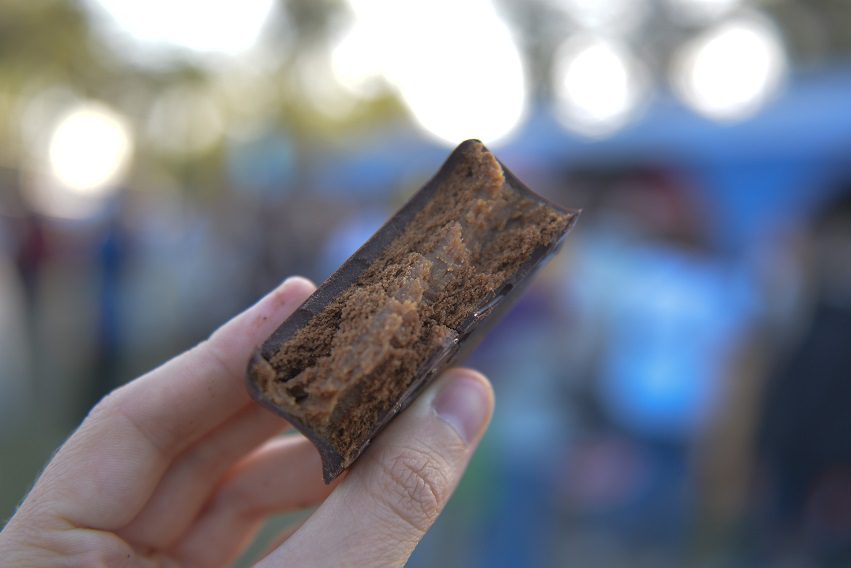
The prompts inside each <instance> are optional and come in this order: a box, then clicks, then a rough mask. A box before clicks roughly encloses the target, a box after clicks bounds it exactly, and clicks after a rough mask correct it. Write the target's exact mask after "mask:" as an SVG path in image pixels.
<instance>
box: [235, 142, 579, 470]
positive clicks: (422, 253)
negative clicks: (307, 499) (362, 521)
mask: <svg viewBox="0 0 851 568" xmlns="http://www.w3.org/2000/svg"><path fill="white" fill-rule="evenodd" d="M576 216H577V211H573V210H567V209H563V208H561V207H558V206H556V205H553V204H552V203H549V202H548V201H546V200H544V199H543V198H542V197H540V196H538V195H537V194H535V193H534V192H532V191H531V190H529V189H528V188H526V187H525V186H524V185H523V184H522V183H521V182H519V181H518V180H517V179H516V178H515V177H514V176H513V175H512V174H511V173H510V172H509V171H508V170H507V169H506V168H504V167H503V166H502V164H500V162H499V161H497V159H496V158H495V157H494V156H493V154H491V153H490V152H489V151H488V150H487V148H485V147H484V145H482V144H481V143H480V142H478V141H476V140H468V141H467V142H464V143H463V144H461V145H460V146H459V147H458V148H457V149H455V151H454V152H453V153H452V155H451V156H450V157H449V159H448V160H447V161H446V163H445V164H444V165H443V167H442V168H441V169H440V171H439V172H438V173H437V175H436V176H435V177H434V178H432V180H431V181H429V182H428V183H427V184H426V185H425V187H423V188H422V189H420V190H419V191H418V192H417V193H416V194H414V196H413V197H412V198H411V199H410V200H409V201H408V203H407V204H405V205H404V207H402V209H401V210H400V211H399V212H398V213H396V215H394V216H393V217H392V218H391V219H390V220H389V221H388V222H387V223H386V224H385V225H384V226H383V227H382V228H381V229H380V230H379V231H378V232H377V233H376V234H375V235H373V237H372V238H371V239H370V240H369V241H367V243H366V244H364V245H363V246H362V247H361V248H360V249H359V250H358V251H357V252H356V253H355V254H354V255H353V256H352V257H351V258H349V260H347V261H346V262H345V263H344V264H343V265H342V266H341V267H340V268H339V269H338V270H337V271H336V272H335V273H334V274H333V275H331V276H330V277H329V278H328V279H327V280H326V281H325V282H324V283H322V285H321V286H320V287H319V289H318V290H316V292H315V293H314V294H313V295H312V296H311V297H310V298H308V300H307V301H306V302H305V303H304V304H303V305H302V306H301V307H300V308H299V309H298V310H297V311H296V312H295V313H294V314H293V315H292V316H291V317H290V318H288V319H287V320H286V321H284V322H283V323H282V324H281V326H280V327H279V328H278V329H277V330H276V331H275V332H274V333H273V334H272V336H271V337H269V339H268V340H267V341H266V342H265V343H264V344H263V345H262V346H260V348H259V349H258V350H257V351H256V352H255V354H254V356H253V357H252V359H251V361H250V362H249V366H248V388H249V391H250V392H251V395H252V396H253V397H254V398H255V399H256V400H257V401H259V402H260V403H261V404H263V405H264V406H266V407H268V408H270V409H271V410H273V411H274V412H277V413H278V414H280V415H281V416H282V417H284V418H285V419H286V420H288V421H289V422H290V423H292V424H293V425H294V426H295V427H296V428H298V429H299V430H300V431H301V432H302V433H303V434H304V435H305V436H307V437H308V438H309V439H310V440H311V441H312V442H313V443H314V444H315V445H316V447H317V448H318V449H319V453H320V455H321V457H322V464H323V473H324V477H325V481H326V482H329V481H331V480H332V479H334V478H335V477H337V476H338V475H339V474H340V473H341V472H342V471H343V470H344V469H346V468H347V467H349V466H350V465H351V464H352V463H353V462H354V461H355V460H356V459H357V458H358V456H359V455H360V454H361V452H363V450H364V449H365V448H366V447H367V445H368V444H369V442H370V440H372V438H373V437H374V436H375V435H376V434H378V432H379V431H380V430H381V428H382V427H384V426H385V425H386V424H387V423H388V422H389V421H390V419H392V418H393V417H394V416H395V415H396V414H398V413H399V412H400V411H401V410H403V409H404V408H405V407H406V406H407V405H408V404H410V403H411V401H412V400H413V399H414V398H415V397H416V395H417V394H418V393H419V392H420V391H421V390H422V389H423V388H424V387H425V386H426V385H427V384H428V383H429V382H430V381H431V380H432V379H434V378H436V377H437V375H438V374H439V373H440V372H441V371H442V370H444V369H445V368H446V367H447V366H449V365H450V364H452V363H457V362H458V360H459V359H460V358H461V357H463V355H464V354H465V353H466V352H467V351H469V350H470V348H471V347H472V346H473V345H474V344H475V340H476V339H477V338H479V337H480V336H481V333H482V331H483V329H484V328H485V327H486V324H490V323H492V322H493V321H494V320H495V319H496V317H498V314H499V313H500V312H502V311H504V310H505V308H506V307H507V305H508V304H509V303H510V301H511V299H512V298H514V297H516V296H517V294H519V293H520V291H521V290H522V288H523V287H524V285H525V284H527V283H528V281H529V280H530V278H531V276H532V274H533V273H534V271H535V269H536V268H538V267H539V266H540V265H541V264H542V263H543V261H544V260H545V259H546V258H547V257H549V256H550V255H551V254H552V253H554V252H555V251H556V250H557V249H558V247H559V245H560V244H561V242H562V240H563V239H564V237H565V235H566V234H567V231H568V229H570V227H571V225H572V224H573V222H574V221H575V219H576Z"/></svg>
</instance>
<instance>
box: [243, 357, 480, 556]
mask: <svg viewBox="0 0 851 568" xmlns="http://www.w3.org/2000/svg"><path fill="white" fill-rule="evenodd" d="M493 405H494V402H493V391H492V389H491V386H490V383H489V382H488V381H487V379H486V378H485V377H484V376H482V375H481V374H479V373H477V372H475V371H472V370H468V369H452V370H450V371H449V372H447V373H446V375H445V376H444V377H443V378H442V379H441V380H440V381H439V382H438V383H437V384H435V385H433V386H432V387H431V388H430V389H429V390H427V391H426V392H425V393H423V395H422V396H420V397H419V399H418V400H417V401H416V402H415V403H414V404H413V405H412V406H411V408H409V409H408V410H406V411H405V412H404V413H402V414H401V415H400V416H399V417H398V418H397V419H396V420H394V421H393V422H392V423H391V424H390V425H389V426H388V427H387V430H386V431H385V432H383V433H382V434H381V435H379V436H378V438H376V440H375V442H374V443H373V444H372V445H371V446H370V447H369V449H368V450H367V451H366V452H365V453H364V455H363V456H362V457H361V458H360V460H359V461H358V462H357V463H356V465H355V466H354V467H353V468H352V470H351V471H350V472H349V474H348V476H347V477H346V478H345V480H344V481H343V482H342V483H341V484H340V485H339V486H338V487H337V488H336V489H335V490H334V492H333V493H332V494H331V495H330V496H329V497H328V499H326V500H325V502H324V503H323V504H322V505H321V506H320V507H319V508H318V509H317V510H316V511H315V512H314V513H313V515H312V516H311V517H310V518H309V519H308V520H307V522H306V523H305V524H304V525H303V526H302V527H301V528H300V529H299V530H298V531H296V533H295V534H293V536H291V537H290V538H289V539H288V540H287V541H286V542H285V543H284V544H283V545H281V546H280V547H278V548H277V549H276V550H275V551H273V552H272V553H271V554H270V555H269V556H267V557H266V558H265V559H264V560H263V561H262V562H261V564H260V566H376V567H384V566H387V567H391V566H394V567H395V566H403V565H404V564H405V562H406V561H407V560H408V557H409V556H410V555H411V552H413V550H414V547H416V545H417V544H418V543H419V541H420V539H422V537H423V535H424V534H425V533H426V531H427V530H428V529H429V528H430V527H431V525H432V524H434V521H435V520H436V519H437V516H438V515H439V514H440V512H441V511H442V510H443V507H444V505H446V502H447V501H448V499H449V496H450V495H451V494H452V491H453V490H454V489H455V486H456V485H457V484H458V481H459V479H460V478H461V475H462V474H463V473H464V470H465V469H466V467H467V463H468V462H469V460H470V456H471V455H472V452H473V449H474V448H475V446H476V444H477V443H478V441H479V439H480V438H481V436H482V434H483V433H484V430H485V427H486V425H487V423H488V422H489V420H490V417H491V414H492V412H493Z"/></svg>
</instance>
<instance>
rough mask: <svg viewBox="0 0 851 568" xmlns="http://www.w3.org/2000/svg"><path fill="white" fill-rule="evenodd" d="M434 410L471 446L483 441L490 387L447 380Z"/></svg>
mask: <svg viewBox="0 0 851 568" xmlns="http://www.w3.org/2000/svg"><path fill="white" fill-rule="evenodd" d="M432 406H433V407H434V410H435V411H436V412H437V415H438V416H440V417H441V418H442V419H443V420H445V421H446V422H447V423H449V425H450V426H452V428H453V429H454V430H455V431H456V432H457V433H458V435H459V436H461V439H462V440H464V441H465V442H467V443H468V444H469V443H470V442H473V441H474V440H475V439H476V438H478V437H479V434H480V433H481V431H482V428H483V427H484V425H485V422H486V421H487V419H488V414H489V412H490V394H489V392H488V391H487V387H486V386H485V385H484V384H482V382H481V381H478V380H476V379H474V378H471V377H468V376H464V375H462V376H458V377H447V378H446V379H445V380H444V384H443V387H442V388H441V390H440V392H439V393H437V396H436V397H435V398H434V401H433V402H432Z"/></svg>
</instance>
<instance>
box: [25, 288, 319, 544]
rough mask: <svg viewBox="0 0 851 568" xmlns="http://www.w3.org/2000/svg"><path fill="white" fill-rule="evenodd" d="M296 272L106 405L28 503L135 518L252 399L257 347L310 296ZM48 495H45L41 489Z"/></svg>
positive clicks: (67, 512) (80, 516) (93, 520)
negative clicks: (178, 463)
mask: <svg viewBox="0 0 851 568" xmlns="http://www.w3.org/2000/svg"><path fill="white" fill-rule="evenodd" d="M314 289H315V287H314V285H313V284H312V283H311V282H310V281H308V280H306V279H304V278H290V279H288V280H286V281H285V282H284V283H283V284H282V285H280V286H279V287H278V288H277V289H276V290H274V291H273V292H271V293H270V294H268V295H267V296H266V297H264V298H263V299H262V300H260V301H259V302H258V303H257V304H255V305H254V306H253V307H251V308H249V309H248V310H247V311H245V312H243V313H242V314H240V315H238V316H236V317H235V318H234V319H232V320H231V321H229V322H228V323H227V324H225V325H224V326H222V327H221V328H220V329H219V330H218V331H216V332H215V333H214V334H213V335H212V336H211V337H210V339H208V340H207V341H205V342H203V343H201V344H200V345H198V346H197V347H195V348H193V349H191V350H189V351H187V352H186V353H184V354H182V355H179V356H178V357H175V358H174V359H172V360H171V361H169V362H167V363H165V364H164V365H163V366H161V367H159V368H158V369H155V370H154V371H151V372H150V373H148V374H147V375H145V376H143V377H141V378H139V379H136V380H135V381H133V382H131V383H128V384H127V385H125V386H124V387H122V388H120V389H118V390H116V391H115V392H113V393H112V394H110V395H109V396H108V397H107V398H106V399H104V400H103V401H101V403H99V404H98V405H97V406H96V407H95V409H94V410H93V411H92V413H91V414H90V415H89V417H88V418H87V419H86V420H85V421H84V422H83V424H82V426H81V427H80V429H79V430H78V431H77V432H76V433H75V434H74V435H73V436H72V437H71V438H70V439H69V440H68V442H66V444H65V445H64V446H63V447H62V448H61V449H60V451H59V452H58V453H57V455H56V457H55V458H54V459H53V460H52V461H51V463H50V464H49V465H48V467H47V469H46V470H45V472H44V475H43V476H42V479H41V480H40V481H39V482H38V483H37V484H36V486H35V487H34V488H33V492H32V494H31V496H30V498H29V499H28V500H27V501H32V500H37V501H39V502H41V505H42V506H44V505H48V503H49V505H48V507H49V509H50V510H51V511H52V512H53V513H54V516H55V517H57V518H61V519H63V520H65V521H68V522H71V523H72V524H74V525H76V526H84V527H87V528H96V529H110V530H112V529H117V528H120V527H121V526H124V525H125V524H127V523H128V522H130V521H131V520H132V519H133V517H134V516H135V515H136V513H137V512H138V511H139V510H140V509H141V507H142V505H144V503H145V502H146V501H147V499H148V498H149V497H150V495H151V494H152V492H153V491H154V489H155V488H156V485H157V483H158V482H159V479H160V478H161V477H162V475H163V474H164V473H165V470H166V468H167V467H168V466H169V464H170V463H171V461H172V459H173V458H174V457H175V456H176V455H177V454H178V453H180V452H181V451H182V450H184V449H185V448H186V447H188V446H189V445H190V444H192V443H193V442H194V441H196V440H198V439H199V438H201V437H202V436H203V435H204V434H206V433H207V432H209V431H210V430H211V429H213V428H215V427H216V426H218V425H219V424H221V423H223V422H224V421H225V420H227V419H228V418H230V417H231V416H233V415H234V414H235V413H236V412H238V411H239V410H240V409H241V408H243V407H244V406H245V405H246V404H247V403H248V402H249V398H248V395H247V393H246V391H245V387H244V383H243V380H244V379H243V377H244V373H245V366H246V364H247V361H248V358H249V357H250V355H251V352H252V351H253V349H254V348H255V347H256V346H257V345H258V344H259V343H261V342H262V341H263V340H264V339H265V338H266V337H267V336H268V335H269V334H270V333H271V332H272V331H273V330H274V329H275V328H276V327H277V326H278V325H279V324H280V323H281V321H283V320H284V319H286V318H287V317H288V316H289V315H290V314H291V313H292V312H294V311H295V309H296V308H297V307H298V306H299V305H301V303H302V302H303V301H304V300H305V299H306V298H307V297H308V296H309V295H310V294H311V293H312V292H313V290H314ZM44 493H48V495H44Z"/></svg>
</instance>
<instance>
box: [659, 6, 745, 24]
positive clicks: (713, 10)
mask: <svg viewBox="0 0 851 568" xmlns="http://www.w3.org/2000/svg"><path fill="white" fill-rule="evenodd" d="M667 3H668V6H669V8H670V10H671V14H672V15H673V17H674V18H675V19H677V20H680V21H682V22H685V23H701V22H707V21H711V20H716V19H718V18H720V17H722V16H725V15H727V14H729V13H730V12H732V11H733V10H734V9H736V8H738V7H739V6H741V4H742V0H667Z"/></svg>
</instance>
